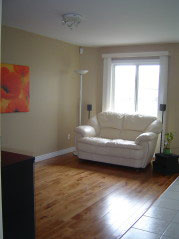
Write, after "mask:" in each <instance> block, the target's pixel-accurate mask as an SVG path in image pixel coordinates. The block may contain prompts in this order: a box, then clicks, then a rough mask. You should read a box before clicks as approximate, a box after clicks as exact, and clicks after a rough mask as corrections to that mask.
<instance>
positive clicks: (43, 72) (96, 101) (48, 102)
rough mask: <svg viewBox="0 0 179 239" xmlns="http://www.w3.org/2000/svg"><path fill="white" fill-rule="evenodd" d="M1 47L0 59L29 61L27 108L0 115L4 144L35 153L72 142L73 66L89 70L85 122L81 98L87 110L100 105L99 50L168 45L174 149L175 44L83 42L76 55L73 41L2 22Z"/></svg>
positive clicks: (178, 58) (177, 116)
mask: <svg viewBox="0 0 179 239" xmlns="http://www.w3.org/2000/svg"><path fill="white" fill-rule="evenodd" d="M2 49H3V51H2V53H3V62H5V63H14V64H20V65H28V66H30V82H31V103H30V108H31V109H30V112H29V113H11V114H3V115H2V137H3V140H2V144H3V147H4V148H6V149H10V150H13V151H18V152H23V153H29V154H33V155H40V154H45V153H49V152H53V151H56V150H59V149H64V148H68V147H70V146H73V145H74V142H73V136H74V134H73V130H74V127H75V126H76V125H77V124H78V103H79V75H77V74H76V73H74V70H76V69H88V70H89V72H88V74H86V75H85V76H84V81H83V114H82V122H83V123H84V124H85V123H86V122H87V117H88V112H87V110H86V106H87V104H92V105H93V111H92V115H95V114H96V113H97V112H100V111H101V108H102V107H101V106H102V71H103V61H102V54H103V53H116V52H117V53H122V52H144V51H169V53H170V59H169V82H168V103H167V110H168V117H167V129H168V131H173V132H174V133H175V140H174V142H173V144H172V146H173V152H175V153H179V124H178V122H179V106H178V103H179V94H178V92H179V44H151V45H135V46H120V47H119V46H115V47H102V48H89V47H85V48H84V53H83V54H82V55H79V47H77V46H74V45H70V44H67V43H64V42H61V41H58V40H53V39H50V38H46V37H42V36H38V35H35V34H32V33H27V32H25V31H21V30H17V29H13V28H9V27H4V28H3V32H2ZM68 133H70V134H71V135H72V138H71V140H68V139H67V134H68Z"/></svg>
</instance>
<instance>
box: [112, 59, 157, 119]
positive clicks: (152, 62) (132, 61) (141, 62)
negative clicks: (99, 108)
mask: <svg viewBox="0 0 179 239" xmlns="http://www.w3.org/2000/svg"><path fill="white" fill-rule="evenodd" d="M119 65H135V66H136V74H135V99H134V107H135V110H134V112H135V113H139V112H138V93H139V66H140V65H159V68H160V59H159V58H158V57H157V58H149V59H147V58H145V59H136V58H135V59H115V60H112V62H111V78H112V79H111V91H112V94H111V95H112V98H111V103H112V108H113V109H114V105H115V103H114V101H115V67H116V66H119ZM159 80H160V70H159ZM158 103H159V86H158ZM123 113H125V112H123ZM156 116H157V115H156Z"/></svg>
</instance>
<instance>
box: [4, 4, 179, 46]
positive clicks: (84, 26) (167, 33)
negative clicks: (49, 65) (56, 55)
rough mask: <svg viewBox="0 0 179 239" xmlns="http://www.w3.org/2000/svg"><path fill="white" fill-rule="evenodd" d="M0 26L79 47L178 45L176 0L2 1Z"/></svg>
mask: <svg viewBox="0 0 179 239" xmlns="http://www.w3.org/2000/svg"><path fill="white" fill-rule="evenodd" d="M65 13H79V14H81V15H82V16H83V19H82V22H81V23H80V25H79V26H78V27H77V28H75V29H73V30H70V29H68V28H67V27H65V26H63V25H62V24H61V15H62V14H65ZM3 24H4V25H8V26H12V27H16V28H20V29H23V30H26V31H29V32H34V33H37V34H40V35H44V36H48V37H51V38H55V39H59V40H63V41H66V42H71V43H74V44H77V45H81V46H109V45H124V44H144V43H164V42H179V0H3Z"/></svg>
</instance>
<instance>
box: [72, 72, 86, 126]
mask: <svg viewBox="0 0 179 239" xmlns="http://www.w3.org/2000/svg"><path fill="white" fill-rule="evenodd" d="M75 72H76V73H78V74H79V75H80V103H79V125H81V112H82V93H83V75H85V74H86V73H88V70H76V71H75Z"/></svg>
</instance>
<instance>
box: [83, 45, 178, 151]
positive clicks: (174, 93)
mask: <svg viewBox="0 0 179 239" xmlns="http://www.w3.org/2000/svg"><path fill="white" fill-rule="evenodd" d="M145 51H169V53H170V58H169V78H168V79H169V80H168V102H167V114H168V116H167V130H168V131H172V132H174V134H175V139H174V142H173V143H172V149H173V152H175V153H179V93H178V92H179V44H151V45H134V46H115V47H101V48H97V49H95V48H87V49H86V53H84V54H86V55H85V61H84V65H83V67H84V68H87V67H88V66H90V65H91V64H93V65H95V66H97V71H98V74H96V69H95V70H94V72H91V75H92V77H93V82H97V83H96V86H97V90H96V92H97V95H96V106H94V108H96V111H97V112H100V111H101V109H102V101H101V99H102V72H103V60H102V54H104V53H122V52H123V53H127V52H145ZM88 55H89V56H90V57H88ZM97 55H98V57H97ZM82 57H83V58H84V56H82ZM80 58H81V56H80ZM92 71H93V69H92ZM90 80H91V79H90ZM89 89H90V88H89V87H88V86H84V92H86V96H85V97H86V98H89V97H90V95H93V94H92V91H91V90H89Z"/></svg>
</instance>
